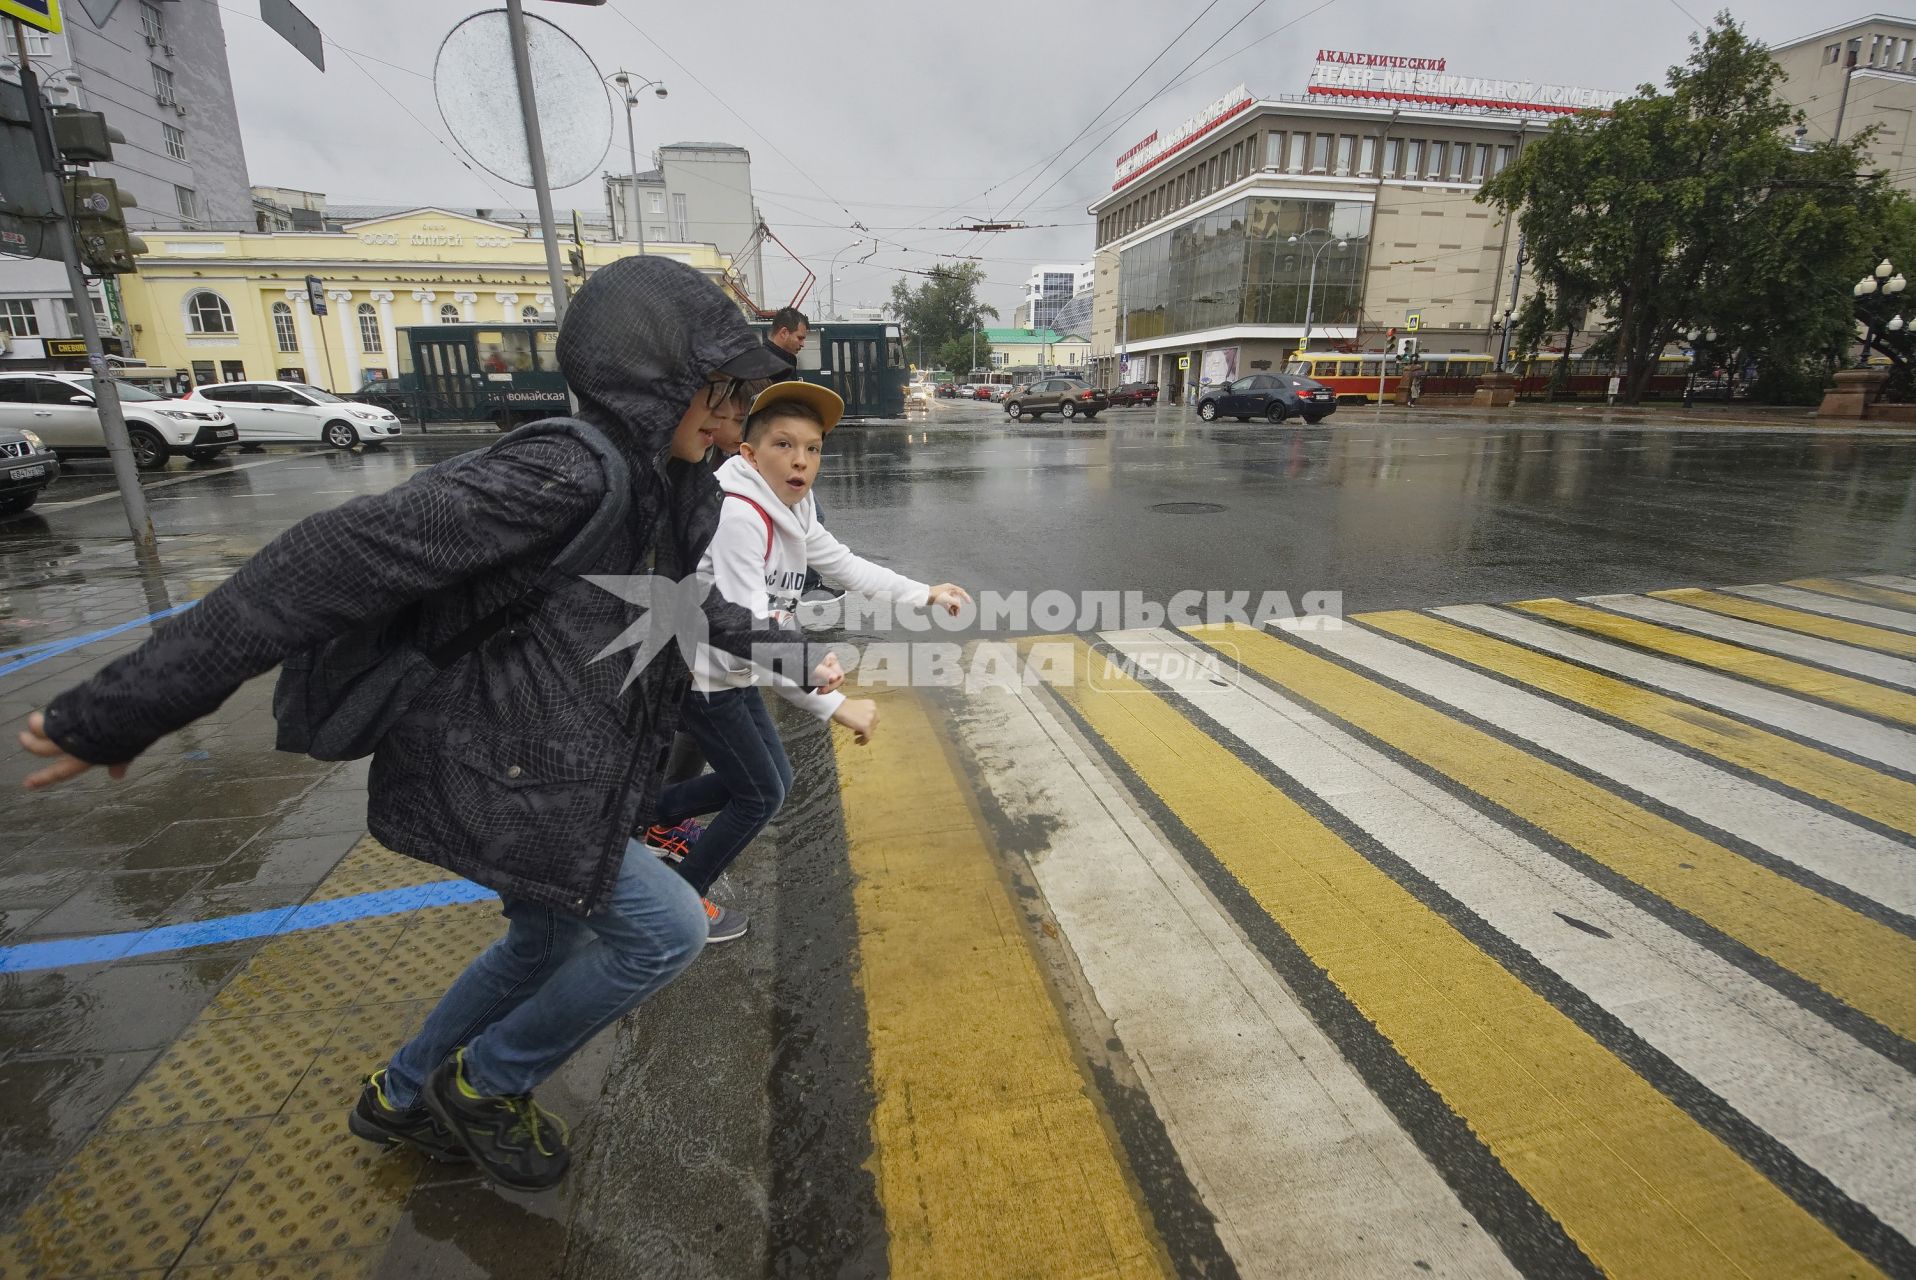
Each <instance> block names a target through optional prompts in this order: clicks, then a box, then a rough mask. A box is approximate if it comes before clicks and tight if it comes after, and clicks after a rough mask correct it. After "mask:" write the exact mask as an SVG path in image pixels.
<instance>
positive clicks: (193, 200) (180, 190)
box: [173, 187, 200, 222]
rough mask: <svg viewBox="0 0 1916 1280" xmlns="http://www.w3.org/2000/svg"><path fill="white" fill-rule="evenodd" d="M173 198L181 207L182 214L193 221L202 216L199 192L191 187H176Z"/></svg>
mask: <svg viewBox="0 0 1916 1280" xmlns="http://www.w3.org/2000/svg"><path fill="white" fill-rule="evenodd" d="M173 200H174V202H175V203H176V204H178V205H179V207H180V216H181V217H182V218H185V219H186V220H187V221H189V222H190V221H192V220H194V219H196V218H198V217H199V216H200V196H199V192H197V191H195V190H193V188H191V187H174V188H173Z"/></svg>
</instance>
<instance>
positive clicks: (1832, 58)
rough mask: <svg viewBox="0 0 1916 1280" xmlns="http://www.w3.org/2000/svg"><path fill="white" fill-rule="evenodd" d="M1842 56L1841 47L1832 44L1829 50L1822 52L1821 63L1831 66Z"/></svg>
mask: <svg viewBox="0 0 1916 1280" xmlns="http://www.w3.org/2000/svg"><path fill="white" fill-rule="evenodd" d="M1842 56H1843V46H1842V45H1840V44H1833V45H1831V46H1830V47H1829V48H1827V49H1825V50H1823V61H1825V62H1828V63H1831V64H1832V65H1833V64H1835V63H1836V62H1837V61H1838V60H1839V59H1841V58H1842Z"/></svg>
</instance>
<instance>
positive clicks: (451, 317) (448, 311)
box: [439, 302, 459, 324]
mask: <svg viewBox="0 0 1916 1280" xmlns="http://www.w3.org/2000/svg"><path fill="white" fill-rule="evenodd" d="M439 323H440V324H458V323H459V308H458V307H455V306H453V305H452V304H451V303H450V302H448V303H447V304H446V305H445V306H443V307H441V308H439Z"/></svg>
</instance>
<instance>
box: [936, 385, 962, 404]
mask: <svg viewBox="0 0 1916 1280" xmlns="http://www.w3.org/2000/svg"><path fill="white" fill-rule="evenodd" d="M958 392H959V386H958V384H957V383H955V382H941V383H939V384H938V398H939V399H940V400H956V399H957V398H958Z"/></svg>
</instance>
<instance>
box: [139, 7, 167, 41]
mask: <svg viewBox="0 0 1916 1280" xmlns="http://www.w3.org/2000/svg"><path fill="white" fill-rule="evenodd" d="M140 34H141V35H143V36H145V37H146V42H147V43H148V44H159V43H161V42H163V41H164V40H165V39H166V19H165V18H163V17H161V16H160V6H158V5H157V4H149V3H147V0H140Z"/></svg>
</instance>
